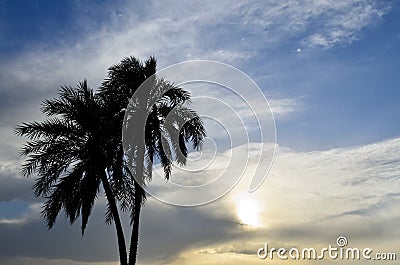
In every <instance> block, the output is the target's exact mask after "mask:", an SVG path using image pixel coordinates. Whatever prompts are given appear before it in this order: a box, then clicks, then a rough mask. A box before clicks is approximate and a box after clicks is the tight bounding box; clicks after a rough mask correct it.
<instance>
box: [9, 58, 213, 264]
mask: <svg viewBox="0 0 400 265" xmlns="http://www.w3.org/2000/svg"><path fill="white" fill-rule="evenodd" d="M155 71H156V60H155V58H154V57H150V58H149V59H148V60H146V61H145V62H144V63H142V62H140V61H139V60H137V59H136V58H134V57H128V58H125V59H123V60H122V61H121V63H119V64H116V65H114V66H112V67H110V68H109V72H108V77H107V78H106V80H105V81H104V82H103V83H102V85H101V87H100V88H99V91H98V92H97V93H94V92H93V90H92V89H90V88H89V87H88V85H87V82H86V80H85V81H83V82H81V83H79V85H78V86H77V87H76V88H72V87H61V90H60V93H59V97H58V98H55V99H50V100H45V101H44V102H43V104H42V108H41V110H42V112H43V113H44V114H45V115H46V116H47V117H48V119H47V120H45V121H42V122H29V123H23V124H22V125H20V126H17V128H16V129H15V130H16V133H17V135H19V136H25V137H27V138H28V139H29V140H28V142H27V143H26V144H25V145H24V147H23V148H22V150H21V155H22V156H25V157H27V159H26V163H25V164H24V165H23V166H22V170H21V172H22V174H23V175H24V176H30V175H33V174H34V173H36V174H37V179H36V182H35V185H34V193H35V196H42V197H44V198H45V203H44V207H43V211H42V214H43V217H44V219H45V220H46V222H47V225H48V227H49V228H52V227H53V226H54V224H55V222H56V219H57V216H58V214H59V213H60V212H61V211H64V212H65V214H66V217H67V218H68V219H69V221H70V223H71V224H73V223H74V222H75V221H76V220H77V219H78V218H79V217H81V229H82V235H83V234H84V232H85V229H86V227H87V223H88V219H89V216H90V214H91V211H92V208H93V205H94V202H95V200H96V199H97V197H98V193H99V192H100V187H101V186H102V187H103V189H104V191H105V195H106V198H107V202H108V204H107V211H106V222H107V223H108V224H111V223H112V222H114V223H115V227H116V232H117V239H118V248H119V255H120V263H121V264H122V265H125V264H135V263H136V256H137V244H138V231H139V217H140V210H141V207H142V206H143V204H144V201H145V198H146V196H145V192H144V190H143V188H142V186H143V185H145V183H146V182H147V181H150V180H151V172H152V166H153V163H154V157H155V156H157V157H158V158H159V161H160V163H161V165H162V167H163V168H164V172H165V178H166V179H168V178H169V176H170V173H171V163H172V160H176V161H177V162H178V163H180V164H185V163H186V157H187V152H188V151H187V148H186V143H188V142H192V145H193V148H195V149H198V148H200V146H201V143H202V140H203V138H204V136H205V129H204V126H203V123H202V121H201V119H200V117H199V116H198V115H197V113H196V112H194V111H193V110H191V109H189V108H188V107H187V103H188V102H189V100H190V95H189V93H188V92H186V91H185V90H183V89H181V88H178V87H176V86H175V85H174V84H172V83H170V82H168V81H165V80H162V79H161V80H158V79H156V78H155V76H154V74H155ZM150 77H152V78H153V80H152V82H153V86H152V88H151V90H150V91H148V93H147V94H146V95H145V96H144V97H142V98H141V100H140V101H139V102H137V104H138V108H129V109H130V110H134V111H132V113H130V114H129V115H128V117H129V119H130V120H131V122H133V124H141V123H142V124H145V125H144V128H141V129H137V128H135V127H132V128H127V129H128V130H131V131H132V132H133V133H132V135H133V138H132V141H131V142H129V143H130V144H128V146H129V148H128V149H127V150H125V151H126V152H124V150H123V145H122V134H121V130H122V125H123V122H124V116H125V112H126V109H127V106H128V103H129V102H130V101H129V100H130V98H131V97H132V95H133V94H134V93H135V92H136V90H137V89H138V87H139V86H140V85H141V84H142V83H143V82H144V81H145V80H146V79H148V78H150ZM171 114H173V115H172V117H174V120H173V123H172V124H174V125H173V126H171V124H170V123H166V122H165V119H166V117H167V116H168V115H171ZM141 117H146V119H145V120H142V118H141ZM170 117H171V116H170ZM130 124H132V123H130ZM176 128H179V130H177V129H176ZM141 132H143V135H142V133H141ZM138 139H144V141H142V144H141V142H140V140H138ZM128 140H129V139H128ZM129 168H131V169H132V171H133V172H131V171H130V169H129ZM100 184H101V185H100ZM117 203H119V207H120V209H121V210H122V211H130V213H131V225H132V233H131V244H130V249H129V250H130V251H129V263H128V257H127V251H126V244H125V238H124V233H123V229H122V225H121V220H120V215H119V211H118V206H117Z"/></svg>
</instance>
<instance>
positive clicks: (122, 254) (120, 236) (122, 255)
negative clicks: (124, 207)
mask: <svg viewBox="0 0 400 265" xmlns="http://www.w3.org/2000/svg"><path fill="white" fill-rule="evenodd" d="M101 182H102V183H103V188H104V191H105V193H106V197H107V201H108V203H109V205H110V210H111V213H112V215H113V218H114V223H115V228H116V229H117V240H118V250H119V260H120V264H121V265H127V264H128V259H127V253H126V245H125V237H124V231H123V230H122V224H121V219H120V218H119V213H118V208H117V204H116V202H115V198H114V195H113V192H112V190H111V187H110V183H109V182H108V179H107V176H106V173H105V172H104V173H103V174H101Z"/></svg>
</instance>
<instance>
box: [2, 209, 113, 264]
mask: <svg viewBox="0 0 400 265" xmlns="http://www.w3.org/2000/svg"><path fill="white" fill-rule="evenodd" d="M37 215H38V216H39V215H40V214H39V213H37ZM38 216H36V217H38ZM0 234H1V238H0V263H1V257H10V256H20V257H46V258H50V259H72V260H80V261H111V260H117V258H118V254H117V247H116V239H115V236H114V227H112V226H107V225H105V224H104V212H103V211H101V209H98V210H97V211H95V212H94V214H93V215H92V216H91V218H90V223H89V225H88V229H87V231H86V234H85V236H84V237H82V235H81V230H80V226H79V222H78V223H76V224H75V225H73V226H70V225H69V224H68V222H67V221H66V220H64V218H63V214H60V216H59V219H58V221H57V224H56V225H55V227H54V228H53V229H51V230H49V231H48V230H47V228H46V226H45V222H44V221H43V220H41V219H38V218H30V219H27V220H25V221H21V222H9V223H7V222H0Z"/></svg>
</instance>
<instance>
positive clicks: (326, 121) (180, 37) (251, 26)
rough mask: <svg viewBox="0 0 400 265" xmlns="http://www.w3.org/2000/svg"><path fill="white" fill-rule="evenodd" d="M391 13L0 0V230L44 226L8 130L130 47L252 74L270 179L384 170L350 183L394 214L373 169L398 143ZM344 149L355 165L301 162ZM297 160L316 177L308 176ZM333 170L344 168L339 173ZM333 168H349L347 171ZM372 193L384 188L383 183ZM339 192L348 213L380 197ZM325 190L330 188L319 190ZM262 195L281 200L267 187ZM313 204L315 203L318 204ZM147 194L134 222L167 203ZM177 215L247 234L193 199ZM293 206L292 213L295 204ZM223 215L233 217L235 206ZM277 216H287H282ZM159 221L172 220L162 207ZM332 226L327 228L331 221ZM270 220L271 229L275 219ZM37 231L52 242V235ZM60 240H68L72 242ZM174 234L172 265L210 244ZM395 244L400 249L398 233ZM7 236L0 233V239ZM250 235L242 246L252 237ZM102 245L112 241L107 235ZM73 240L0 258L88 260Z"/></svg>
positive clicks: (368, 7) (347, 4)
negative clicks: (268, 141)
mask: <svg viewBox="0 0 400 265" xmlns="http://www.w3.org/2000/svg"><path fill="white" fill-rule="evenodd" d="M399 12H400V3H399V2H398V1H370V0H349V1H330V0H308V1H295V0H286V1H252V0H249V1H187V2H184V3H181V1H172V0H171V1H165V2H164V1H111V0H110V1H84V2H83V1H72V0H71V1H64V0H62V1H45V0H41V1H34V0H31V1H23V0H0V91H1V95H2V97H1V98H0V181H1V185H0V186H2V188H0V191H1V192H0V231H5V230H4V229H5V228H4V227H2V226H4V225H9V226H10V225H13V224H14V223H15V225H18V227H19V229H21V231H24V230H23V229H25V228H24V225H25V227H38V229H39V230H40V229H41V230H40V231H42V230H43V231H44V229H43V222H41V220H40V219H38V218H40V214H38V212H37V209H38V205H39V204H38V203H40V200H38V199H34V198H33V196H32V194H31V191H30V190H29V186H30V185H31V184H32V183H33V181H32V180H27V179H21V178H20V177H19V176H18V167H19V165H20V163H21V160H20V158H19V157H18V149H19V148H20V147H21V144H22V143H23V139H19V138H17V137H16V136H15V135H14V134H13V131H12V130H13V128H14V126H15V125H17V124H20V123H21V122H23V121H29V120H35V119H41V118H42V117H41V116H40V113H39V107H40V102H41V101H42V100H43V99H45V98H49V97H53V96H55V95H56V93H57V90H58V88H59V86H60V85H75V84H77V83H78V82H79V81H81V80H82V79H84V78H87V79H88V81H89V84H90V85H91V86H92V87H96V86H98V85H99V84H100V83H101V81H102V80H103V78H104V77H105V75H106V71H107V68H108V67H109V66H111V65H112V64H114V63H117V62H119V61H120V60H121V59H122V58H123V57H125V56H129V55H134V56H137V57H139V58H141V59H146V58H147V57H149V56H151V55H155V56H156V57H157V59H158V66H159V69H161V68H163V67H166V66H168V65H171V64H174V63H178V62H181V61H185V60H190V59H207V60H216V61H219V62H223V63H227V64H230V65H232V66H235V67H237V68H238V69H240V70H241V71H243V72H245V73H246V74H247V75H249V76H250V77H251V78H252V79H253V80H255V81H256V82H257V84H258V86H259V87H260V88H261V90H262V91H263V93H264V95H265V96H266V97H267V99H268V100H269V101H270V104H271V106H272V111H273V113H274V116H275V121H276V127H277V143H278V145H279V148H278V158H277V159H278V161H277V165H278V166H276V168H275V170H277V171H276V172H274V168H272V173H271V174H272V175H279V174H281V175H282V179H283V180H286V181H287V182H285V183H291V182H293V181H294V180H293V179H291V177H292V178H295V176H289V175H287V174H288V172H290V173H293V174H295V173H296V172H304V175H302V176H304V178H306V179H307V178H309V181H318V179H319V177H320V175H319V174H322V175H324V174H325V175H331V174H332V172H336V173H337V174H339V175H341V177H339V179H341V180H342V181H343V186H340V187H338V188H343V187H346V184H345V183H353V182H352V181H354V179H357V178H362V176H360V175H359V173H357V172H369V173H368V174H367V173H366V174H365V177H371V178H373V177H374V176H381V177H382V178H381V180H382V179H384V180H382V183H383V184H382V183H381V185H383V186H382V187H381V188H377V190H375V191H374V190H368V187H367V186H362V187H359V189H360V190H359V191H360V192H361V191H365V192H367V193H368V192H369V193H371V194H372V195H373V196H375V197H376V198H387V200H386V201H384V202H385V203H387V204H385V203H384V202H382V203H381V204H379V205H389V206H381V207H382V209H385V208H384V207H389V208H390V207H391V208H390V209H395V210H397V211H398V206H397V208H396V207H395V206H393V205H392V202H393V201H392V200H398V197H396V196H394V197H393V194H394V193H395V191H394V190H393V191H389V190H388V189H389V188H388V187H387V186H386V184H387V183H391V182H390V180H388V179H386V178H385V177H387V176H386V175H384V174H386V173H385V172H388V171H387V170H388V169H386V168H385V169H382V168H381V166H382V163H384V161H385V159H386V158H385V157H384V156H383V154H385V153H389V154H393V158H392V159H391V160H390V161H389V160H388V161H386V162H387V163H389V164H390V163H391V164H390V165H392V167H391V168H390V170H391V171H390V172H391V174H392V176H394V177H397V178H398V176H399V174H400V169H399V162H398V159H397V158H396V154H398V151H397V150H396V149H392V147H391V146H396V147H397V146H399V145H398V138H399V136H400V123H399V118H398V116H399V113H400V107H399V99H400V93H399V84H400V75H399V74H398V68H399V65H400V52H399V49H398V47H400V17H399V16H398V14H399ZM363 148H364V149H363ZM365 150H373V154H381V155H382V157H381V156H378V155H377V156H372V157H371V156H368V154H367V153H365ZM371 152H372V151H371ZM344 154H346V156H348V157H349V158H351V159H355V160H357V159H358V158H357V157H360V159H361V158H363V159H365V160H360V161H358V160H357V161H358V162H357V163H359V164H357V165H358V166H354V168H352V166H351V165H346V167H345V169H340V167H337V168H330V166H329V165H328V164H324V163H323V165H322V166H321V167H320V168H314V167H313V165H311V164H312V163H311V162H310V161H314V160H317V161H320V160H318V159H320V158H322V157H325V158H326V159H327V161H333V162H334V161H341V160H340V159H339V158H338V157H343V156H345V155H344ZM288 157H292V158H293V159H294V160H296V159H299V161H308V162H304V164H302V162H299V163H298V164H293V163H292V162H290V161H288V160H287V158H288ZM279 158H280V159H281V160H279ZM387 159H388V158H387ZM396 159H397V160H396ZM367 161H369V162H370V164H371V165H372V166H371V169H370V171H368V167H367V166H366V163H367ZM382 161H383V162H382ZM342 162H343V161H342ZM310 163H311V164H310ZM301 165H303V166H304V167H301ZM285 166H286V167H288V169H287V170H285ZM305 168H306V169H307V168H308V169H310V170H312V172H314V173H310V174H309V176H308V177H307V173H306V172H307V170H305ZM296 170H297V171H296ZM335 170H336V171H335ZM340 170H344V171H343V172H344V173H343V172H342V171H340ZM316 172H319V173H316ZM321 172H325V173H324V174H323V173H321ZM371 172H373V173H374V174H375V175H374V174H372V173H371ZM299 174H300V173H299ZM342 174H347V175H348V176H347V177H348V178H349V179H346V178H345V177H346V176H342ZM370 174H371V175H370ZM382 174H383V175H382ZM333 175H334V174H333ZM333 175H332V177H333ZM267 181H268V180H267ZM276 181H277V182H276V183H275V182H274V181H273V180H271V182H272V183H270V184H271V185H272V186H274V185H275V186H276V187H277V188H276V191H273V190H272V191H271V190H270V188H268V189H269V192H271V193H272V194H275V193H276V192H277V191H282V190H281V187H280V186H279V185H280V184H279V183H280V182H279V180H276ZM320 181H321V187H322V186H323V187H325V185H327V184H326V183H325V182H324V181H325V180H320ZM378 182H379V181H378ZM294 183H297V182H296V181H294ZM318 183H319V182H318ZM385 183H386V184H385ZM267 184H268V182H266V183H265V184H264V185H267ZM299 185H300V184H299ZM393 185H394V186H393V187H394V188H396V187H398V186H396V185H398V184H393ZM300 186H301V185H300ZM292 188H293V189H295V187H292ZM308 188H309V189H310V190H309V192H310V193H309V194H314V193H315V192H316V190H317V189H318V187H314V186H312V187H311V188H310V187H303V186H302V189H303V190H307V189H308ZM266 189H267V188H266ZM381 190H387V192H386V193H384V192H383V193H380V191H381ZM378 191H379V192H378ZM346 192H347V193H344V194H343V200H346V201H347V202H348V204H349V205H352V206H354V207H353V208H351V207H350V208H351V209H347V210H349V211H350V210H351V211H356V210H360V208H362V207H366V208H368V207H372V205H375V204H378V202H377V201H371V200H367V201H368V203H371V204H370V205H359V204H357V203H356V202H354V201H353V198H354V197H357V194H358V190H353V191H347V190H346ZM283 193H285V192H284V191H283ZM326 193H327V194H329V196H333V195H332V194H331V193H330V192H329V191H326ZM295 194H297V193H296V192H295ZM299 194H300V193H299ZM327 194H325V195H326V196H325V195H324V194H322V193H320V195H321V197H318V198H319V199H320V200H321V201H322V202H324V198H325V199H326V198H327V197H329V196H328V195H327ZM372 195H371V196H372ZM299 196H303V195H299ZM304 196H305V197H301V198H303V199H304V200H303V202H309V197H307V196H306V195H304ZM310 196H311V195H310ZM379 196H381V197H379ZM385 196H387V197H385ZM267 197H268V196H267ZM268 198H273V199H276V200H279V201H281V200H285V198H280V197H279V196H278V195H276V196H275V195H274V196H272V195H271V196H270V197H268ZM258 199H260V200H261V199H262V198H258ZM288 201H291V200H290V199H288ZM322 202H321V205H319V207H321V208H324V207H326V205H324V204H323V203H322ZM225 203H227V204H228V205H230V201H229V200H228V199H227V201H225V202H221V204H217V205H216V206H215V208H217V209H220V208H218V207H222V208H223V207H225V206H226V204H225ZM327 203H328V202H327ZM368 203H366V204H368ZM149 204H150V205H149V206H148V207H146V209H147V208H148V209H149V210H148V212H149V214H148V217H144V218H149V219H153V218H151V215H152V214H154V216H158V214H159V213H158V212H157V210H159V211H161V212H164V211H166V210H165V208H164V207H165V206H161V205H159V204H157V203H154V205H153V204H152V203H149ZM277 204H279V203H277ZM301 205H302V206H304V205H306V204H304V205H303V204H301ZM101 206H102V205H101V203H99V210H98V212H96V216H100V218H99V219H101V215H102V213H103V212H102V208H101ZM210 207H211V206H210ZM332 207H333V208H332V212H331V213H326V216H330V215H335V214H339V215H340V212H342V213H343V212H345V211H344V209H343V211H340V207H339V206H337V205H336V204H335V206H332ZM377 207H378V206H377ZM393 207H394V208H393ZM372 208H373V207H372ZM389 208H387V209H389ZM160 209H161V210H160ZM213 209H214V208H213ZM229 209H234V207H233V206H231V208H229ZM274 209H275V208H274ZM288 209H292V208H291V207H288ZM374 209H375V208H374ZM292 210H293V209H292ZM375 210H376V209H375ZM174 211H177V215H178V216H179V215H183V216H186V218H189V219H190V218H193V216H197V218H198V219H199V220H202V221H201V222H203V223H206V222H211V223H212V224H214V225H215V227H216V228H215V229H216V230H218V229H221V230H219V231H220V232H221V233H220V234H219V233H216V234H218V235H220V236H221V238H224V239H226V241H223V240H220V241H218V242H219V243H221V245H223V244H228V245H229V244H231V243H232V242H233V243H235V242H241V243H243V242H247V243H248V242H251V241H252V240H253V241H254V240H255V239H254V237H249V238H246V237H245V236H240V235H243V234H245V233H244V232H243V231H242V230H241V228H240V227H239V228H238V227H234V225H232V226H229V227H230V228H231V229H235V231H236V232H237V234H236V235H237V238H234V237H231V236H229V233H225V231H224V230H223V229H222V228H221V227H222V225H221V224H223V223H224V222H225V221H226V220H224V219H223V218H222V217H221V215H219V214H217V215H215V214H211V215H209V214H208V212H207V211H206V210H201V209H200V210H199V209H197V210H196V211H195V212H194V213H190V212H187V211H185V212H179V211H178V210H176V209H175V210H174ZM271 211H272V210H271ZM217 212H218V211H217ZM293 212H294V213H297V212H296V211H295V210H293ZM227 216H229V217H231V218H233V219H235V218H238V216H237V214H236V213H235V211H234V210H232V211H231V212H229V213H227ZM282 216H285V217H288V216H289V217H291V218H292V217H293V216H292V215H290V214H289V213H288V214H287V215H286V214H282ZM326 216H325V217H326ZM297 217H298V216H296V215H295V218H297ZM317 217H318V218H323V216H314V215H312V214H311V215H309V216H307V217H306V218H305V219H304V220H308V219H307V218H310V220H311V219H312V220H315V218H317ZM313 218H314V219H313ZM391 218H392V219H391V220H398V219H396V218H399V216H398V215H397V216H391ZM300 219H301V218H300ZM381 219H382V223H385V222H386V221H387V219H390V218H389V217H387V216H384V215H382V218H381ZM381 219H379V220H381ZM18 220H19V221H18ZM170 220H172V222H174V221H176V220H175V219H174V218H173V217H170ZM190 220H191V219H190ZM17 221H18V222H17ZM236 221H237V222H240V220H236ZM13 222H14V223H13ZM60 222H61V224H60V226H61V227H62V228H60V229H59V230H57V231H56V233H60V234H62V233H63V231H64V230H65V231H75V230H76V231H78V230H79V225H76V226H74V227H72V228H71V227H69V226H67V225H66V224H63V223H62V221H60ZM271 222H272V223H273V221H271ZM148 223H149V224H148V226H146V225H145V227H144V228H143V229H144V230H145V231H147V232H148V231H151V229H150V228H152V229H155V228H154V227H153V225H154V224H153V223H151V221H149V222H148ZM288 225H289V224H288ZM291 225H292V224H291ZM293 225H295V224H293ZM329 225H330V224H326V227H328V229H329V227H330V226H329ZM375 225H377V224H375ZM93 227H94V230H93V231H97V230H96V229H99V231H100V230H101V229H104V227H103V226H102V223H101V222H99V223H96V222H95V224H94V225H93ZM271 227H274V226H273V224H271ZM326 227H325V228H326ZM332 227H336V226H335V225H332ZM371 227H373V225H372V224H371V226H370V228H371ZM276 228H279V229H280V230H279V229H278V231H281V232H282V234H279V233H277V234H276V238H275V240H276V241H279V240H280V239H281V240H282V238H283V235H284V234H285V233H284V226H279V227H278V226H277V227H276ZM63 229H64V230H63ZM105 229H109V228H107V227H106V228H105ZM107 231H108V232H107V233H108V234H107V235H108V236H110V237H113V230H107ZM264 232H265V231H264ZM43 233H44V234H45V233H47V232H43ZM49 233H51V232H49ZM265 233H267V232H265ZM396 233H398V230H397V232H396ZM38 234H40V233H38ZM250 234H251V233H250ZM0 235H1V234H0ZM21 235H22V233H21ZM46 236H47V237H51V238H53V236H54V235H50V236H49V235H44V237H46ZM279 236H281V237H279ZM182 237H183V236H182ZM371 237H372V235H371ZM0 238H1V237H0ZM4 238H7V237H6V236H4ZM69 238H70V239H71V242H73V241H74V240H77V239H76V238H72V237H69ZM78 238H79V237H78ZM88 238H89V239H88V242H94V241H98V238H96V233H94V232H93V234H90V232H89V235H88ZM144 238H146V237H145V236H144ZM178 238H179V236H178ZM211 238H212V237H211ZM53 239H54V238H53ZM181 239H182V238H181ZM184 239H185V240H187V241H185V240H183V239H182V240H183V241H184V242H187V243H188V245H189V246H192V247H188V248H187V249H184V250H182V251H180V250H179V247H178V246H176V248H174V247H173V246H171V247H170V249H168V250H165V253H164V254H165V256H164V257H169V258H168V260H170V264H174V262H175V258H177V257H180V258H181V259H185V258H187V255H188V253H189V252H185V251H186V250H188V251H189V250H190V251H193V249H198V248H200V247H201V246H203V247H204V248H207V249H208V247H207V243H206V242H210V241H208V239H207V238H201V239H199V242H200V243H198V244H196V243H193V242H191V241H190V240H189V239H187V238H184ZM285 239H287V238H285ZM54 240H55V239H54ZM79 240H81V239H79ZM146 240H148V241H146ZM235 240H236V241H235ZM293 240H294V239H293ZM299 240H300V239H299ZM304 240H310V239H309V238H304ZM318 240H322V239H321V238H318ZM390 240H392V239H390ZM390 240H389V241H390ZM393 240H394V239H393ZM144 241H145V242H144V243H143V244H144V245H145V246H148V245H150V243H149V242H153V241H154V240H153V239H152V238H151V236H150V238H149V239H144ZM50 242H51V240H50ZM79 242H80V243H79V244H82V245H79V244H78V246H79V247H82V248H85V247H87V246H86V245H85V243H84V242H83V241H79ZM227 242H228V243H227ZM315 242H318V243H320V242H321V241H317V240H316V241H315ZM393 242H394V246H396V247H397V250H399V249H400V248H399V246H400V245H399V241H393ZM364 243H365V242H364ZM5 244H6V242H4V241H2V239H0V246H1V247H2V246H5ZM66 244H67V243H66ZM190 244H192V245H190ZM216 244H217V243H216ZM243 244H244V243H243ZM11 245H12V244H11ZM67 245H68V244H67ZM248 245H250V246H252V245H251V243H248V244H247V245H246V246H248ZM382 245H384V244H382ZM107 246H111V247H113V244H107ZM209 248H218V246H214V245H213V246H210V247H209ZM67 249H68V248H67ZM73 250H74V248H73V247H71V249H70V250H66V253H67V254H65V255H63V254H62V253H59V254H57V255H54V256H51V257H50V256H46V254H42V252H41V251H38V252H37V254H32V253H31V252H29V251H27V252H24V251H23V250H21V252H15V251H10V252H7V251H3V252H0V260H1V259H2V258H4V259H5V260H6V259H7V260H10V259H12V258H15V259H18V260H19V262H20V263H21V264H23V261H22V260H24V262H28V261H26V260H25V259H27V258H28V257H32V256H35V258H37V259H46V260H47V258H55V259H59V260H61V261H57V262H61V263H60V264H81V263H79V262H83V261H91V260H93V259H96V258H95V253H96V251H94V250H93V251H94V252H93V253H92V252H90V251H88V254H87V255H86V254H85V253H83V254H80V255H81V256H79V255H74V254H69V253H72V252H73ZM199 251H200V250H199ZM144 252H145V253H144V254H143V262H144V263H145V262H149V260H151V259H148V256H146V255H147V254H146V251H144ZM9 253H12V254H9ZM57 253H58V252H57ZM114 254H115V252H111V254H110V255H108V256H107V255H103V256H102V257H101V258H100V261H104V262H109V261H110V260H113V255H114ZM160 255H161V254H160ZM11 256H12V258H11ZM161 256H162V255H161ZM20 259H22V260H20ZM216 259H217V258H216ZM62 260H64V261H62ZM65 260H67V261H65ZM72 260H73V261H72ZM199 260H202V258H199ZM46 262H47V261H46ZM52 262H55V261H54V260H53V261H48V264H59V263H52ZM63 262H64V263H63ZM235 262H237V261H232V262H231V263H229V264H235ZM11 263H12V261H10V264H11ZM82 264H83V263H82ZM168 264H169V263H168ZM199 264H201V263H199Z"/></svg>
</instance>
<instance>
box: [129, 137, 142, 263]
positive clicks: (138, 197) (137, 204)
mask: <svg viewBox="0 0 400 265" xmlns="http://www.w3.org/2000/svg"><path fill="white" fill-rule="evenodd" d="M138 139H141V140H142V139H143V140H142V141H140V142H138V143H139V144H138V146H137V148H138V152H137V157H136V178H135V201H134V208H133V225H132V233H131V242H130V246H129V265H135V264H136V259H137V253H138V243H139V219H140V210H141V208H142V202H143V196H144V190H143V188H142V187H141V185H142V184H143V183H144V155H145V146H144V135H143V134H141V133H140V132H139V133H138Z"/></svg>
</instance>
